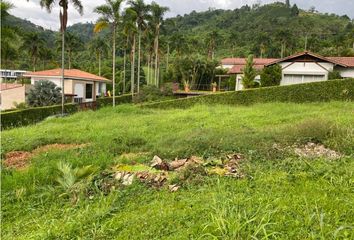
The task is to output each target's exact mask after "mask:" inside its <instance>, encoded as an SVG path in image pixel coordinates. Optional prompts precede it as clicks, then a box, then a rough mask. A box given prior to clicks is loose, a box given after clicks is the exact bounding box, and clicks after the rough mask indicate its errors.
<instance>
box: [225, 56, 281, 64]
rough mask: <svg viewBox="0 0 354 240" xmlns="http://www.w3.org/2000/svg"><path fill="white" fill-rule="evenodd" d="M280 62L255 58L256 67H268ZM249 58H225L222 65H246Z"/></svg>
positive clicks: (274, 59) (272, 59) (273, 59)
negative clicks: (267, 65) (270, 64)
mask: <svg viewBox="0 0 354 240" xmlns="http://www.w3.org/2000/svg"><path fill="white" fill-rule="evenodd" d="M276 60H278V59H277V58H254V59H253V61H254V63H255V65H266V64H268V63H271V62H274V61H276ZM246 61H247V58H224V59H222V60H221V64H222V65H246Z"/></svg>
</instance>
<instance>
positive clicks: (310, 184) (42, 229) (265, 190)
mask: <svg viewBox="0 0 354 240" xmlns="http://www.w3.org/2000/svg"><path fill="white" fill-rule="evenodd" d="M353 108H354V105H353V103H352V102H332V103H307V104H291V103H286V104H285V103H268V104H257V105H253V106H251V107H242V106H237V107H233V106H226V105H218V106H210V105H198V106H194V107H193V108H189V109H185V110H177V109H170V110H164V111H162V110H152V109H141V108H138V107H136V106H119V107H117V108H115V109H113V108H104V109H101V110H99V111H97V112H81V113H78V114H75V115H73V116H70V117H66V118H62V119H48V120H46V121H44V122H42V123H39V124H37V125H34V126H30V127H23V128H17V129H13V130H9V131H4V132H2V154H3V156H5V158H6V160H4V161H5V162H4V166H5V169H3V170H2V174H1V178H2V179H1V183H2V184H1V192H2V198H1V203H2V230H1V234H2V236H1V237H2V238H3V239H14V240H15V239H77V238H82V239H230V240H231V239H267V238H268V239H270V238H272V239H273V238H277V239H332V238H334V239H336V238H337V239H353V237H354V232H353V229H352V228H351V226H352V224H353V214H354V212H353V207H352V206H353V204H354V202H353V192H352V182H353V171H354V162H353V161H352V159H353V158H352V157H353V145H354V142H353V140H354V138H353V122H354V115H353ZM68 129H71V130H72V131H71V132H70V134H68ZM24 136H26V137H25V138H24ZM308 142H312V143H311V144H308ZM13 151H21V152H13ZM154 155H158V156H159V157H161V158H162V159H164V160H167V161H168V163H171V164H172V161H173V160H174V159H175V158H178V159H181V160H182V162H183V159H184V158H191V157H192V156H194V157H193V158H191V159H194V160H193V161H195V163H196V165H189V167H186V168H182V169H180V170H179V171H170V172H168V173H167V172H166V171H164V170H154V169H152V168H150V167H149V166H150V164H151V163H150V162H151V160H152V159H153V157H154ZM230 159H231V160H230ZM189 161H192V160H189ZM200 162H201V163H202V164H201V163H200ZM60 163H61V164H60ZM230 163H232V165H230ZM225 164H226V165H227V166H228V168H230V169H231V170H232V172H230V170H227V169H228V168H224V166H225ZM9 167H10V168H9ZM11 167H12V168H11ZM127 172H129V173H134V174H137V175H139V176H140V177H141V178H134V179H133V182H132V184H131V185H130V183H129V181H128V182H122V181H121V180H119V179H120V178H119V176H118V175H119V174H123V173H127ZM142 172H145V174H147V175H142V174H143V173H142ZM146 172H147V173H146ZM226 174H228V175H226ZM128 176H129V175H128ZM144 176H146V178H147V180H144ZM149 176H155V177H154V178H153V179H150V178H149ZM157 176H158V177H157ZM164 176H167V177H166V178H167V180H164V179H165V177H164ZM139 179H140V180H139ZM149 179H150V180H149ZM154 179H155V180H154ZM159 179H162V180H161V182H160V180H159ZM123 183H124V184H123ZM169 185H174V186H175V187H174V188H172V190H173V191H175V190H176V188H177V187H179V188H178V189H177V191H175V192H170V190H169ZM176 186H177V187H176ZM170 189H171V188H170ZM201 216H202V217H201Z"/></svg>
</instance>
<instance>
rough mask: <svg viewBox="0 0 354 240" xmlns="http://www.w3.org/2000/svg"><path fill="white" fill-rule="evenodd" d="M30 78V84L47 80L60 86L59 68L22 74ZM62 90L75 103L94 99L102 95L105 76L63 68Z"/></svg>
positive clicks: (108, 81) (105, 81) (105, 83)
mask: <svg viewBox="0 0 354 240" xmlns="http://www.w3.org/2000/svg"><path fill="white" fill-rule="evenodd" d="M24 76H25V77H30V78H31V84H32V85H33V84H34V83H35V82H36V81H40V80H49V81H51V82H53V83H55V84H56V85H57V86H58V87H61V86H62V85H61V81H62V77H61V69H59V68H58V69H52V70H45V71H39V72H30V73H26V74H25V75H24ZM64 79H65V80H64V92H65V95H66V96H68V97H73V101H74V102H77V103H81V102H92V101H96V98H97V97H100V96H104V95H105V93H106V85H107V83H111V81H110V80H108V79H107V78H104V77H101V76H97V75H94V74H91V73H88V72H84V71H81V70H78V69H65V71H64Z"/></svg>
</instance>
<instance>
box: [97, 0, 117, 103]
mask: <svg viewBox="0 0 354 240" xmlns="http://www.w3.org/2000/svg"><path fill="white" fill-rule="evenodd" d="M122 2H123V0H106V4H104V5H101V6H98V7H96V8H95V10H94V12H96V13H98V14H100V15H101V17H100V19H98V21H97V23H96V26H95V29H94V31H95V32H96V33H97V32H100V31H102V30H103V29H104V28H107V27H109V26H111V28H112V50H113V52H112V56H113V64H112V78H113V79H112V80H113V107H115V106H116V99H115V97H116V93H115V92H116V90H115V87H116V85H115V83H116V31H117V27H118V24H119V21H120V19H121V15H120V10H121V6H122Z"/></svg>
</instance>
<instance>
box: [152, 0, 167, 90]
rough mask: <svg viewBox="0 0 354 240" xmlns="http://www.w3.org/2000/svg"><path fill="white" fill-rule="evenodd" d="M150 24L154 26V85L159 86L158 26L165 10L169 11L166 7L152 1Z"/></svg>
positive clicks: (159, 26)
mask: <svg viewBox="0 0 354 240" xmlns="http://www.w3.org/2000/svg"><path fill="white" fill-rule="evenodd" d="M150 9H151V15H152V16H151V24H152V26H153V27H154V34H155V42H154V46H155V76H154V77H155V82H156V86H159V65H158V64H159V36H160V28H161V25H162V22H163V17H164V15H165V13H166V12H167V11H169V8H168V7H162V6H160V5H159V4H157V3H156V2H152V3H151V6H150Z"/></svg>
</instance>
